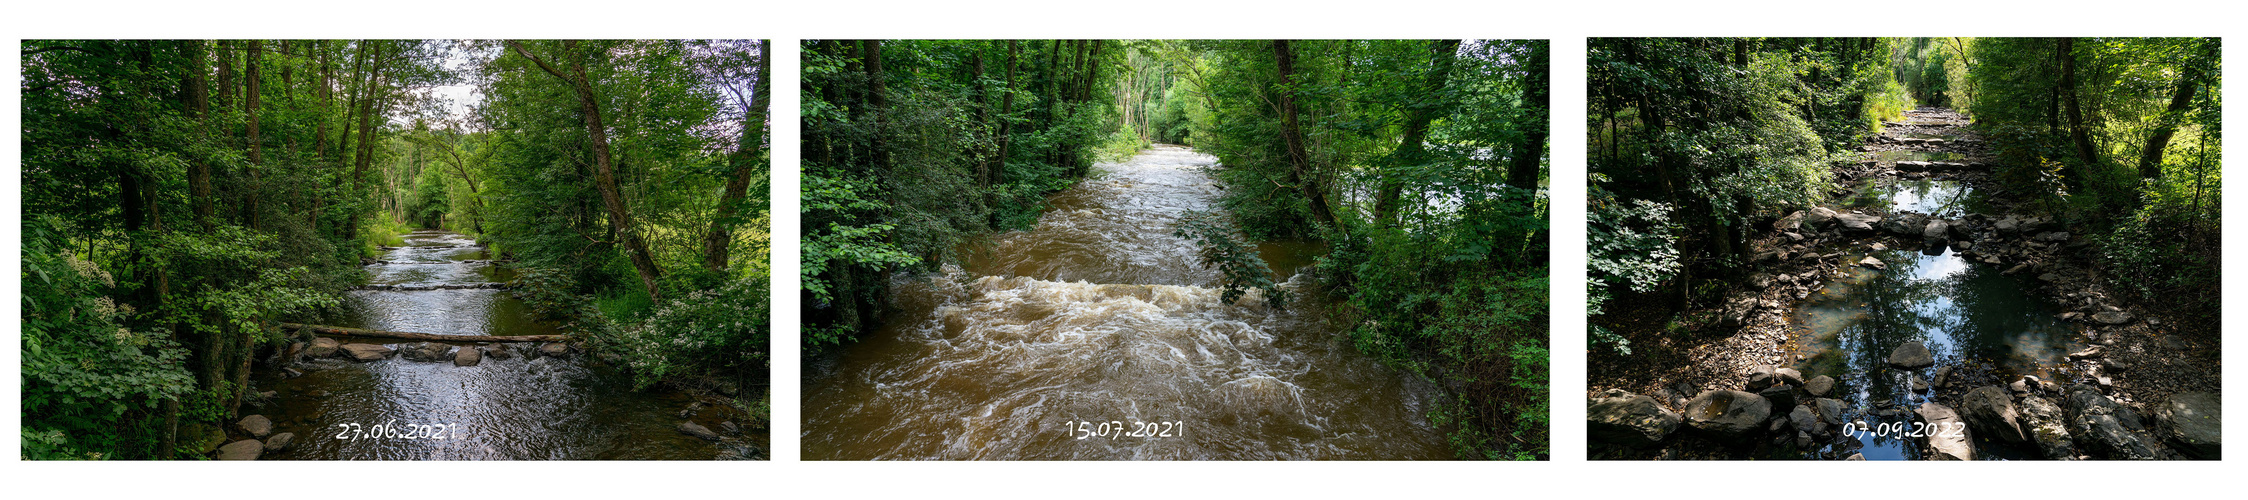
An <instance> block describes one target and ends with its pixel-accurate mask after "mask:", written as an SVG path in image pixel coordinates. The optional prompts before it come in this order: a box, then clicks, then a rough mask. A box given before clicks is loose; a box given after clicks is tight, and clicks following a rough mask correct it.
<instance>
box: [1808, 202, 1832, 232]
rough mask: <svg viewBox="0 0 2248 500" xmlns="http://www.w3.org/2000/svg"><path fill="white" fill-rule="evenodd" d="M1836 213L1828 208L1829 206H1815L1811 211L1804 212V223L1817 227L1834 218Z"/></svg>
mask: <svg viewBox="0 0 2248 500" xmlns="http://www.w3.org/2000/svg"><path fill="white" fill-rule="evenodd" d="M1835 215H1836V214H1835V213H1834V211H1833V210H1828V209H1827V207H1815V208H1812V209H1811V211H1810V212H1807V213H1804V214H1803V224H1805V225H1808V226H1811V227H1812V228H1813V229H1817V228H1819V227H1821V226H1825V225H1826V223H1827V221H1831V220H1834V216H1835Z"/></svg>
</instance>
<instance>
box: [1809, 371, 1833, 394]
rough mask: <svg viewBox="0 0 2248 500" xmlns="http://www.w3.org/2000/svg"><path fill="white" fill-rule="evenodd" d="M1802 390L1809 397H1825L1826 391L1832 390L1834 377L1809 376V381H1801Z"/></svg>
mask: <svg viewBox="0 0 2248 500" xmlns="http://www.w3.org/2000/svg"><path fill="white" fill-rule="evenodd" d="M1803 392H1804V393H1805V394H1810V395H1811V397H1826V395H1827V393H1830V392H1834V377H1829V376H1825V375H1820V376H1817V377H1811V380H1810V381H1809V382H1804V383H1803Z"/></svg>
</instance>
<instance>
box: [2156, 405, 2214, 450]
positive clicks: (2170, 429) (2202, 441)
mask: <svg viewBox="0 0 2248 500" xmlns="http://www.w3.org/2000/svg"><path fill="white" fill-rule="evenodd" d="M2154 412H2155V417H2156V418H2158V419H2160V421H2161V423H2162V425H2161V429H2160V431H2159V432H2158V433H2157V435H2158V436H2159V437H2161V438H2162V440H2163V441H2164V442H2166V443H2169V444H2170V448H2171V449H2174V450H2178V452H2179V453H2184V454H2185V455H2186V456H2190V457H2193V458H2199V459H2204V460H2221V459H2223V458H2224V457H2223V456H2222V454H2221V451H2222V450H2220V449H2219V445H2220V444H2222V443H2221V442H2220V441H2221V439H2220V438H2221V437H2222V436H2221V435H2220V432H2219V431H2220V430H2222V429H2221V427H2223V426H2224V421H2225V419H2224V402H2223V400H2222V398H2220V397H2219V396H2218V395H2217V394H2215V393H2208V392H2189V393H2185V394H2178V395H2173V396H2170V400H2169V401H2164V402H2163V403H2162V405H2161V406H2159V407H2157V408H2156V409H2155V410H2154Z"/></svg>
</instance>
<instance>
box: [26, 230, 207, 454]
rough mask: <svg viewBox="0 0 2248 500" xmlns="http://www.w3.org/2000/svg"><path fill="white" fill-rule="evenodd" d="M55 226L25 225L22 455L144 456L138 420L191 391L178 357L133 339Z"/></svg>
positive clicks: (120, 313)
mask: <svg viewBox="0 0 2248 500" xmlns="http://www.w3.org/2000/svg"><path fill="white" fill-rule="evenodd" d="M60 225H61V223H60V222H57V221H56V220H54V219H38V220H34V221H31V222H28V223H26V224H24V233H25V234H24V246H23V250H22V252H23V346H22V348H23V351H22V353H23V367H22V373H23V380H22V384H23V385H22V388H21V390H22V396H23V437H24V439H23V456H24V457H25V458H29V459H65V458H68V459H102V458H108V457H112V456H128V457H129V456H147V455H150V454H151V453H149V451H148V449H147V448H148V447H149V445H150V444H152V443H150V442H148V441H147V439H145V438H146V437H147V434H149V433H147V432H136V430H139V431H145V430H146V429H144V427H146V426H148V425H150V422H147V421H144V420H143V418H144V417H146V415H145V414H144V412H146V411H148V410H150V409H152V408H154V407H155V406H156V404H157V403H158V402H160V401H162V400H164V399H166V398H173V397H179V396H183V395H186V394H188V393H189V392H190V391H192V390H193V388H194V381H193V380H192V379H191V378H190V376H189V374H188V372H187V368H186V365H185V360H186V358H187V350H186V349H184V348H182V347H180V346H179V344H177V343H175V342H173V341H172V340H171V338H170V337H171V333H170V332H168V331H164V330H143V331H135V330H132V329H129V328H126V327H125V323H126V322H127V321H128V320H130V319H131V318H134V317H135V316H139V315H141V314H142V313H141V312H139V311H136V310H134V309H133V307H132V306H130V305H126V304H122V303H119V302H118V301H117V300H116V299H115V298H113V297H111V296H110V295H109V294H108V293H106V291H107V290H111V289H113V288H114V287H115V286H117V282H116V280H115V279H113V278H112V277H111V276H110V273H109V271H107V270H105V269H102V268H101V266H99V265H97V264H94V263H92V262H88V261H85V260H81V259H79V258H78V256H77V255H75V254H74V253H72V252H71V251H70V250H68V245H67V242H66V240H65V239H64V238H63V237H62V236H61V234H62V233H63V232H65V230H66V229H67V228H64V227H59V226H60Z"/></svg>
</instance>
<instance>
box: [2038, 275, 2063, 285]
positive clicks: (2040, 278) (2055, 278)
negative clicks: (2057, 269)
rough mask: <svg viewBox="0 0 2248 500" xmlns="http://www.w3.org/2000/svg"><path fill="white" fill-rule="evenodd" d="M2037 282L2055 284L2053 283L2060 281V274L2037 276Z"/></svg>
mask: <svg viewBox="0 0 2248 500" xmlns="http://www.w3.org/2000/svg"><path fill="white" fill-rule="evenodd" d="M2037 280H2038V281H2043V282H2046V283H2052V282H2055V281H2060V280H2061V274H2060V273H2045V274H2040V275H2037Z"/></svg>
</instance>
